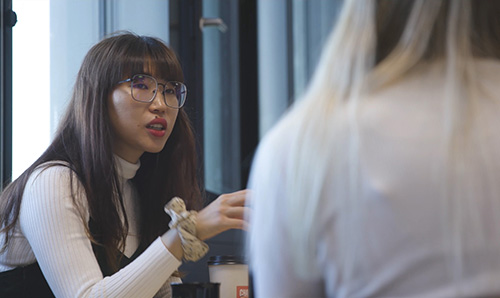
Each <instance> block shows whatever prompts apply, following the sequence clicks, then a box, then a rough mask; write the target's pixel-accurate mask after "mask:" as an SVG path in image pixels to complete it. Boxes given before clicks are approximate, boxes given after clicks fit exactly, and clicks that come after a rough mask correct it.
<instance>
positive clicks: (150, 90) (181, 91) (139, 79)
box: [118, 74, 187, 109]
mask: <svg viewBox="0 0 500 298" xmlns="http://www.w3.org/2000/svg"><path fill="white" fill-rule="evenodd" d="M125 82H130V93H131V94H132V98H133V99H134V100H136V101H139V102H145V103H149V102H152V101H153V99H154V98H155V96H156V93H157V91H158V86H163V91H162V92H161V94H163V99H164V100H165V104H166V105H167V106H169V107H171V108H174V109H180V108H182V106H183V105H184V103H185V102H186V96H187V87H186V85H184V84H183V83H181V82H176V81H169V82H166V83H165V84H162V83H158V81H157V80H156V79H155V78H154V77H152V76H149V75H145V74H136V75H134V76H133V77H131V78H130V79H126V80H123V81H120V82H118V84H121V83H125Z"/></svg>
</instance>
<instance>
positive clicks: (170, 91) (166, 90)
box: [164, 89, 175, 95]
mask: <svg viewBox="0 0 500 298" xmlns="http://www.w3.org/2000/svg"><path fill="white" fill-rule="evenodd" d="M164 93H165V94H171V95H174V94H175V90H174V89H165V92H164Z"/></svg>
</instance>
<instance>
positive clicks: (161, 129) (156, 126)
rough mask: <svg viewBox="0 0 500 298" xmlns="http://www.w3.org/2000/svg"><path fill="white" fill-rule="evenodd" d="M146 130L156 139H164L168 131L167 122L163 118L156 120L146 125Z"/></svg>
mask: <svg viewBox="0 0 500 298" xmlns="http://www.w3.org/2000/svg"><path fill="white" fill-rule="evenodd" d="M146 129H147V130H148V132H149V133H150V134H152V135H153V136H155V137H158V138H160V137H163V136H164V135H165V133H166V130H167V120H165V119H163V118H155V119H153V120H152V121H151V122H149V123H148V124H147V125H146Z"/></svg>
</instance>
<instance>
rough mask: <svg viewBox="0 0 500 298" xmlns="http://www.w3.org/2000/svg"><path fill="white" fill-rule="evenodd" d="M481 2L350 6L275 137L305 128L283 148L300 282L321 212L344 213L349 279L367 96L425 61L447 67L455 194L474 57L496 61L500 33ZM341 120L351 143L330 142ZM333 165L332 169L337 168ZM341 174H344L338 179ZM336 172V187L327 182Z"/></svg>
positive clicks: (455, 215) (449, 165)
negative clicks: (329, 189) (361, 111)
mask: <svg viewBox="0 0 500 298" xmlns="http://www.w3.org/2000/svg"><path fill="white" fill-rule="evenodd" d="M479 2H483V3H479ZM485 2H487V3H490V4H493V2H490V1H474V0H414V1H396V0H395V1H391V0H379V1H366V0H346V1H345V4H344V7H343V11H342V13H341V14H340V18H339V20H338V22H337V24H336V26H335V28H334V31H333V32H332V34H331V35H330V37H329V39H328V41H327V44H326V45H325V47H324V50H323V53H322V56H321V59H320V62H319V64H318V65H319V67H318V68H317V70H316V72H315V74H314V76H313V79H312V81H311V83H310V85H309V88H308V89H307V91H306V93H305V95H304V96H303V98H302V99H301V100H299V101H298V102H296V103H295V104H294V106H293V107H292V109H291V110H290V111H289V112H288V113H287V115H286V116H285V117H284V118H283V119H282V121H281V122H280V123H279V124H278V125H277V127H276V129H278V130H279V128H280V127H286V126H287V125H289V124H291V123H295V124H297V125H295V127H300V129H299V131H296V133H295V134H294V139H293V140H292V144H290V146H289V147H287V148H288V150H289V151H288V152H287V158H286V160H287V172H286V178H285V179H286V180H285V185H286V187H287V193H286V196H287V200H288V202H289V205H288V206H287V208H288V209H287V211H288V213H287V219H288V220H289V222H288V225H287V226H288V229H289V231H288V232H289V235H290V237H291V238H292V245H291V247H292V248H291V249H292V258H293V259H294V260H295V263H294V266H295V271H296V272H297V274H299V275H300V276H304V277H305V276H307V275H308V274H309V272H310V271H312V270H313V268H312V267H311V266H313V265H312V263H311V259H314V254H315V251H316V250H315V245H316V243H317V242H318V234H316V233H317V232H316V231H315V229H314V225H315V219H316V218H317V215H318V213H319V212H322V210H325V208H332V209H336V210H341V212H342V214H347V216H344V218H345V221H340V222H339V223H338V224H339V225H340V228H339V230H340V231H341V233H342V234H341V235H340V236H339V238H340V239H342V240H343V241H342V243H341V244H340V245H342V248H343V249H342V251H343V253H344V255H343V258H342V260H341V262H342V263H341V264H340V265H341V266H342V268H343V269H344V272H345V274H346V275H347V276H349V274H350V273H352V272H351V270H352V269H353V268H352V266H353V261H354V252H352V248H353V247H355V246H356V243H355V242H356V241H359V239H356V236H354V234H355V232H353V229H354V230H355V229H356V228H357V227H356V214H357V211H358V208H360V205H361V204H358V202H357V200H358V193H357V192H358V180H359V173H358V163H359V160H358V146H359V145H358V144H359V141H360V140H359V134H358V119H357V117H358V115H357V113H358V106H359V102H360V101H362V100H363V96H362V95H363V94H366V93H367V92H371V91H373V90H376V89H377V88H384V87H385V86H389V85H391V84H393V83H395V82H397V81H398V80H399V79H400V78H401V77H403V76H405V75H407V74H408V73H410V72H411V71H412V70H413V69H415V68H416V67H417V66H419V65H421V64H424V63H426V62H429V61H435V60H442V61H443V62H444V63H445V66H446V98H445V111H446V114H445V123H446V124H445V127H443V130H444V131H443V133H444V135H445V136H446V138H445V139H444V140H443V143H444V144H443V145H444V146H446V148H448V155H449V156H448V160H447V161H446V162H445V169H446V173H444V174H446V175H447V176H449V177H448V179H450V184H449V185H451V186H450V188H453V187H454V186H453V183H451V182H453V181H455V182H456V180H455V179H456V178H457V177H456V175H455V174H454V173H456V170H457V167H463V166H464V162H466V155H465V153H464V152H463V151H462V149H461V148H463V146H457V145H460V144H463V143H464V142H467V141H470V140H469V138H470V137H471V136H469V135H468V134H467V130H466V127H467V123H468V121H470V120H471V119H472V118H473V117H474V108H473V106H474V102H473V101H472V100H471V98H473V94H475V92H478V91H477V86H476V85H475V80H474V67H473V66H472V61H473V58H474V57H484V58H496V59H498V58H500V57H499V55H500V54H499V52H500V39H499V37H500V34H499V29H498V28H499V26H491V24H492V23H498V21H497V20H495V18H497V16H496V15H495V13H497V12H498V5H496V4H494V5H496V8H495V9H488V4H485ZM395 25H399V26H395ZM399 28H401V29H399ZM343 120H347V123H348V129H347V131H348V133H347V134H346V135H345V136H343V135H341V136H340V137H342V138H344V137H345V140H346V142H339V138H335V140H333V139H334V138H332V137H331V135H332V134H337V133H341V128H339V127H338V125H339V123H345V121H344V122H343ZM464 150H465V149H464ZM332 164H335V165H336V168H334V169H332V168H331V167H330V165H332ZM342 165H345V166H342ZM340 169H348V170H347V173H340V172H339V171H341V170H340ZM332 172H333V173H335V174H334V177H337V178H338V179H334V181H326V178H327V177H329V176H328V174H329V173H332ZM330 177H331V176H330ZM326 183H330V184H331V183H334V185H333V188H334V189H335V193H334V194H328V195H329V196H331V197H333V199H332V201H331V204H330V205H331V206H320V198H321V197H322V195H324V194H322V191H323V189H324V187H323V186H324V185H325V184H326ZM269 185H272V183H269ZM446 187H447V186H444V189H443V198H447V199H449V198H450V197H451V196H452V195H456V192H454V189H447V188H446ZM499 191H500V190H499ZM498 193H499V194H500V192H498ZM456 201H457V202H456V203H454V205H453V209H452V210H451V211H450V214H449V215H448V216H449V217H448V219H449V220H450V221H449V222H450V228H451V229H452V231H453V233H451V235H450V237H451V238H450V239H448V240H449V242H450V243H454V244H456V245H457V248H456V250H455V256H453V257H452V258H451V259H450V260H451V262H452V263H453V264H454V265H452V266H454V267H453V268H451V269H450V272H455V270H457V269H458V272H459V271H460V268H461V267H460V266H461V263H460V254H461V251H460V225H461V224H462V223H461V218H460V212H459V211H460V208H463V206H461V205H460V199H457V200H456ZM496 207H499V206H496ZM329 210H330V209H329ZM457 210H458V211H457ZM498 210H500V208H499V209H498ZM455 211H457V212H455ZM298 219H300V223H298V222H297V221H298ZM443 221H444V223H443V224H445V225H446V224H448V223H447V220H443ZM358 228H359V227H358Z"/></svg>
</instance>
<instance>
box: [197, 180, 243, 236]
mask: <svg viewBox="0 0 500 298" xmlns="http://www.w3.org/2000/svg"><path fill="white" fill-rule="evenodd" d="M247 194H248V191H247V190H240V191H237V192H233V193H229V194H223V195H221V196H219V197H218V198H217V199H215V200H214V201H213V202H212V203H210V205H208V206H207V207H205V208H204V209H202V210H201V211H200V212H199V213H198V216H197V220H196V231H197V235H196V236H197V237H198V238H199V239H200V240H206V239H208V238H212V237H213V236H215V235H217V234H220V233H222V232H224V231H227V230H229V229H242V230H246V229H247V228H248V222H247V221H246V219H245V213H246V212H248V211H249V208H248V207H246V206H245V200H246V197H247Z"/></svg>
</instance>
